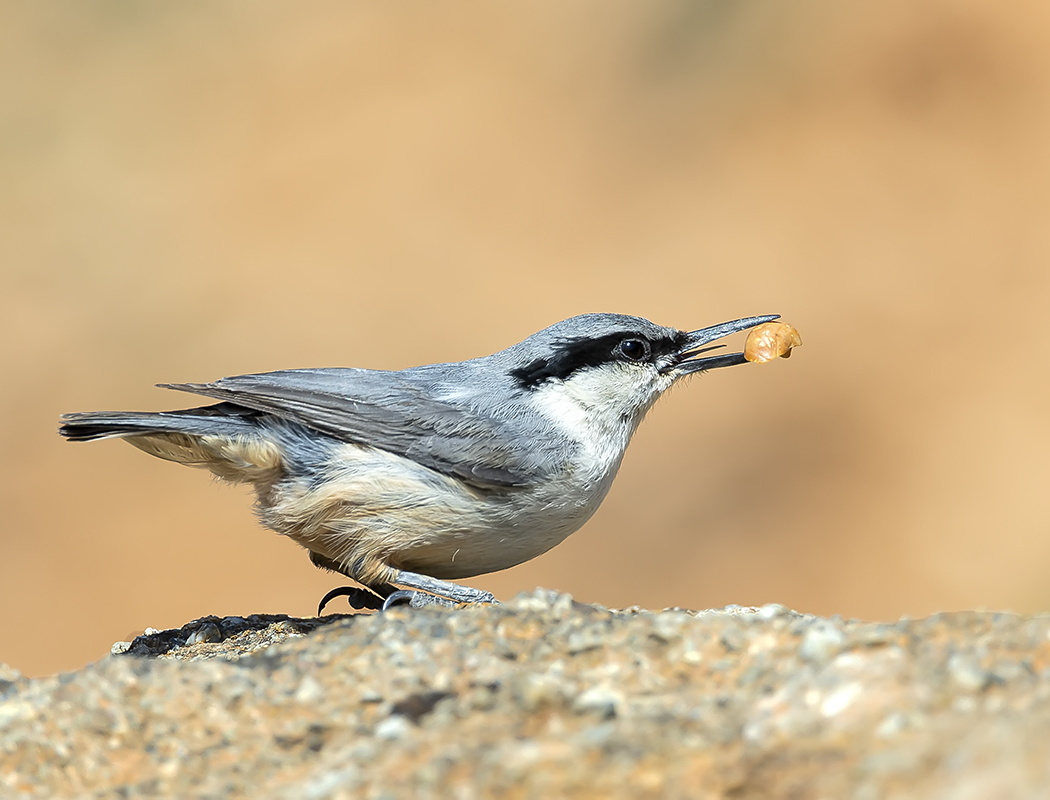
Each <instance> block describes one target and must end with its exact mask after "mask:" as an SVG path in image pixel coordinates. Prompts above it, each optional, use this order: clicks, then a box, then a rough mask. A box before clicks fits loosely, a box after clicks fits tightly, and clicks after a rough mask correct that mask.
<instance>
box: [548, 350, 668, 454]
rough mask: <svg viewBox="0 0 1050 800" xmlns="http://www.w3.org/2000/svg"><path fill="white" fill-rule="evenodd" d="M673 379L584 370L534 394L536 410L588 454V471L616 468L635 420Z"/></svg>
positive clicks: (643, 413) (632, 430)
mask: <svg viewBox="0 0 1050 800" xmlns="http://www.w3.org/2000/svg"><path fill="white" fill-rule="evenodd" d="M671 383H672V379H670V378H666V377H664V376H662V375H656V376H653V375H648V374H647V373H644V372H640V371H639V372H635V371H633V370H632V371H630V372H628V371H626V370H625V371H623V372H621V373H620V374H618V375H616V374H612V375H610V374H608V373H604V372H601V371H598V370H594V371H584V372H581V373H579V374H577V375H574V376H573V377H572V378H570V379H569V380H568V381H565V382H558V381H554V382H550V383H548V384H545V385H543V386H541V387H540V388H539V389H537V390H536V392H535V394H534V395H533V400H532V402H533V404H534V406H535V407H536V409H537V410H538V411H539V412H540V413H541V414H543V415H544V416H546V417H547V418H548V419H550V420H551V421H552V422H553V423H554V424H555V425H556V426H557V427H558V428H559V429H560V430H561V431H562V432H563V433H564V434H565V435H566V436H568V437H569V438H571V439H573V440H574V441H576V442H578V443H579V444H580V445H582V447H583V451H584V453H585V454H586V455H587V456H588V457H589V458H588V462H589V463H586V464H581V465H579V466H582V467H584V469H585V470H586V471H588V472H592V473H604V472H606V471H608V470H610V469H615V468H616V467H617V466H618V465H619V463H620V459H621V458H622V457H623V453H624V450H626V449H627V445H628V443H629V442H630V440H631V435H632V434H633V433H634V431H635V429H636V428H637V427H638V424H639V423H640V422H641V421H642V418H643V417H644V416H645V412H646V411H648V410H649V408H650V407H651V406H652V404H653V402H654V401H655V400H656V398H657V397H659V396H660V395H661V394H662V393H663V392H664V391H665V390H666V389H667V388H668V387H669V386H670V385H671Z"/></svg>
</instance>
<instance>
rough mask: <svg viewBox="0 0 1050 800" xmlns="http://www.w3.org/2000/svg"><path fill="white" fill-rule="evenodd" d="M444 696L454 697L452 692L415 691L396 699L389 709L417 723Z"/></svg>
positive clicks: (392, 712)
mask: <svg viewBox="0 0 1050 800" xmlns="http://www.w3.org/2000/svg"><path fill="white" fill-rule="evenodd" d="M446 697H455V695H454V694H453V693H452V692H416V693H415V694H410V695H408V696H407V697H405V698H402V699H401V700H398V701H397V702H396V703H394V705H393V706H392V707H391V709H390V713H391V714H396V715H398V716H402V717H405V718H406V719H409V720H411V721H412V722H415V723H416V724H418V723H419V721H420V720H421V719H423V717H425V716H426V715H427V714H429V713H430V712H431V711H433V710H434V707H435V706H437V704H438V703H440V702H441V701H442V700H444V699H445V698H446Z"/></svg>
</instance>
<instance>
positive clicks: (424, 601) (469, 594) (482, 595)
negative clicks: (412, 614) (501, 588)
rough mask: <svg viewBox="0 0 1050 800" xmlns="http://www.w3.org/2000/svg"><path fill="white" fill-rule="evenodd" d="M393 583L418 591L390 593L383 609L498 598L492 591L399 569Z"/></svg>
mask: <svg viewBox="0 0 1050 800" xmlns="http://www.w3.org/2000/svg"><path fill="white" fill-rule="evenodd" d="M390 582H391V583H395V584H397V585H398V586H407V587H408V588H409V589H416V590H417V591H405V590H401V591H397V592H394V593H393V594H391V595H388V596H387V598H386V601H385V602H384V603H383V610H384V611H385V610H386V609H388V608H390V607H392V606H395V605H403V604H405V603H407V604H408V605H410V606H412V607H413V608H420V607H422V606H428V605H439V606H453V605H458V604H460V603H495V602H496V598H495V596H494V595H493V594H492V592H486V591H482V590H481V589H474V588H472V587H470V586H460V585H459V584H458V583H449V582H448V581H441V580H438V579H437V578H431V577H430V576H428V575H420V574H419V573H417V572H406V571H405V570H399V571H398V572H397V573H395V575H394V576H393V577H392V578H391V581H390Z"/></svg>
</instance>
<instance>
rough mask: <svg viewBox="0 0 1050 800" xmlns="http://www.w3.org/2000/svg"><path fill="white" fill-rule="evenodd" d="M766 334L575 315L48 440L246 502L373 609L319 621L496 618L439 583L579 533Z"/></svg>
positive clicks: (107, 417)
mask: <svg viewBox="0 0 1050 800" xmlns="http://www.w3.org/2000/svg"><path fill="white" fill-rule="evenodd" d="M774 319H777V316H776V315H771V316H761V317H748V318H747V319H739V320H735V321H733V322H725V323H723V324H721V325H714V326H712V327H709V328H702V329H700V330H696V331H692V332H683V331H678V330H675V329H674V328H665V327H662V326H660V325H656V324H654V323H652V322H649V321H648V320H645V319H641V318H639V317H630V316H624V315H620V314H584V315H582V316H578V317H572V318H571V319H567V320H564V321H563V322H559V323H557V324H555V325H552V326H551V327H549V328H546V329H544V330H542V331H540V332H539V333H535V334H533V335H532V336H529V337H528V338H527V339H525V340H524V341H522V342H519V343H518V344H515V345H513V346H512V347H509V348H507V349H506V350H503V351H501V352H499V353H495V354H493V355H490V356H484V357H483V358H475V359H471V360H469V361H460V362H457V363H450V364H427V365H425V366H420V367H413V368H411V369H405V370H400V371H376V370H366V369H301V370H286V371H280V372H267V373H263V374H257V375H241V376H237V377H232V378H222V379H221V380H218V381H215V382H214V383H182V384H162V386H164V387H165V388H169V389H178V390H181V391H185V392H191V393H194V394H198V395H203V396H205V397H210V398H213V399H214V400H218V401H219V402H218V403H217V404H214V405H208V406H204V407H203V408H191V409H186V410H183V411H164V412H159V413H155V412H114V413H110V412H105V411H99V412H88V413H81V414H67V415H65V416H63V418H62V427H61V429H60V432H61V434H62V435H63V436H65V437H67V438H68V439H70V440H72V441H90V440H93V439H106V438H113V437H117V438H122V439H125V440H126V441H127V442H128V443H130V444H133V445H134V446H135V447H137V448H139V449H140V450H144V451H146V452H147V453H149V454H151V455H154V456H157V457H159V458H163V459H166V460H168V461H177V462H178V463H180V464H187V465H189V466H195V467H204V468H206V469H208V470H210V471H211V472H213V473H214V474H215V475H217V476H218V477H220V478H222V479H223V480H228V481H231V482H236V483H248V484H251V485H252V486H253V487H254V488H255V492H256V496H257V502H256V510H257V512H258V515H259V518H260V519H261V520H262V523H263V524H264V525H266V526H267V527H269V528H272V529H273V530H275V531H277V532H278V533H281V534H284V535H286V536H289V537H291V538H292V539H294V540H295V541H296V542H298V543H299V544H301V545H302V546H303V547H305V548H306V549H307V550H309V551H310V559H311V560H312V561H313V563H314V564H316V565H317V566H319V567H322V568H326V569H330V570H334V571H335V572H338V573H341V574H342V575H346V576H347V577H350V578H353V579H354V580H355V581H357V582H359V583H361V584H362V585H364V586H365V587H367V588H368V589H370V590H371V592H374V594H371V593H369V592H365V591H363V590H360V589H350V588H340V589H336V590H334V591H333V592H330V593H329V594H328V595H327V596H326V597H325V599H324V600H323V601H322V606H323V605H324V603H325V602H327V600H328V599H330V598H331V597H334V596H336V595H341V594H342V595H347V596H349V597H350V598H351V603H352V604H356V605H359V607H371V608H377V607H384V608H385V607H388V606H390V605H393V604H397V603H403V602H409V603H410V604H412V605H425V604H427V603H430V602H438V603H440V602H441V601H442V599H444V600H445V601H451V602H455V603H463V602H492V601H493V597H492V595H491V594H490V593H488V592H483V591H480V590H478V589H472V588H470V587H467V586H460V585H458V584H455V583H449V582H448V581H449V580H450V579H459V578H469V577H471V576H474V575H481V574H483V573H487V572H494V571H496V570H501V569H506V568H508V567H513V566H515V565H516V564H521V563H522V562H524V561H528V560H529V559H531V558H535V557H536V556H538V555H540V554H541V553H545V552H547V551H548V550H550V549H551V548H552V547H554V546H555V545H556V544H558V543H559V542H561V541H562V540H564V539H565V538H566V537H567V536H568V535H569V534H571V533H573V532H574V531H576V530H577V529H579V528H580V526H581V525H583V524H584V523H585V522H586V521H587V520H588V519H589V518H590V516H591V515H592V514H593V513H594V512H595V510H597V508H598V506H599V505H600V504H601V502H602V500H603V499H604V498H605V495H606V493H607V492H608V491H609V487H610V485H611V484H612V481H613V478H614V477H615V476H616V472H617V470H618V469H619V467H620V462H621V460H622V459H623V455H624V451H625V450H626V449H627V445H628V443H629V442H630V440H631V436H632V434H633V433H634V431H635V430H636V429H637V427H638V425H639V423H641V421H642V418H643V417H644V416H645V413H646V412H647V411H648V410H649V409H650V407H652V405H653V403H654V402H655V401H656V400H657V398H658V397H660V395H662V394H663V393H664V392H665V391H667V389H668V388H670V386H671V385H672V384H673V383H674V382H675V381H676V380H678V379H679V378H682V377H684V376H686V375H691V374H694V373H698V372H704V371H707V370H711V369H715V368H718V367H728V366H732V365H735V364H742V363H744V357H743V354H742V353H726V354H720V355H706V356H705V355H704V354H705V353H707V352H709V351H710V350H713V349H715V347H706V345H709V344H710V343H711V342H714V341H716V340H718V339H721V338H723V337H725V336H727V335H729V334H731V333H735V332H737V331H743V330H747V329H749V328H753V327H755V326H757V325H760V324H762V323H766V322H770V321H772V320H774ZM399 587H403V588H399ZM409 590H411V591H409ZM355 600H356V603H355Z"/></svg>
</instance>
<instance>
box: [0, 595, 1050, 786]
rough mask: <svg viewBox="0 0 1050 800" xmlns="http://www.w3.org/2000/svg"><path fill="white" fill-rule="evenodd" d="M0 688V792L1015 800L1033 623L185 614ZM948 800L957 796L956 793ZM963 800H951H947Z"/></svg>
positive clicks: (1032, 694)
mask: <svg viewBox="0 0 1050 800" xmlns="http://www.w3.org/2000/svg"><path fill="white" fill-rule="evenodd" d="M112 653H113V654H112V655H109V656H106V657H104V658H102V660H100V661H98V662H96V663H94V664H91V665H89V666H87V667H85V668H83V669H81V670H79V671H78V672H75V673H70V674H66V675H61V676H56V677H51V678H41V679H32V680H28V679H26V678H24V677H22V676H20V675H19V674H18V673H17V671H15V670H13V669H10V668H8V667H0V796H3V797H8V796H20V795H22V796H27V797H32V796H49V797H50V796H53V797H73V796H76V797H82V796H101V795H105V796H110V795H135V796H150V795H152V796H158V795H159V796H223V797H236V796H251V797H261V798H286V797H310V798H336V797H402V796H428V795H429V796H464V797H468V796H470V797H474V796H478V797H484V796H499V795H514V796H523V797H562V796H572V795H581V794H584V795H588V796H601V797H614V798H615V797H632V798H633V797H664V796H667V797H676V796H709V797H723V796H727V795H731V796H734V797H741V798H747V797H767V796H780V797H782V796H791V797H798V798H810V797H812V798H817V797H872V798H874V797H924V796H938V797H944V796H964V795H965V796H968V797H969V796H974V797H976V796H981V797H997V796H1010V797H1039V796H1043V794H1044V793H1045V787H1046V786H1048V785H1050V737H1047V736H1046V735H1045V727H1046V720H1047V719H1050V618H1048V617H1045V616H1033V617H1018V616H1013V615H1009V614H995V613H977V612H963V613H958V614H939V615H936V616H933V617H930V618H928V619H920V620H902V621H900V622H898V623H894V624H887V623H861V622H857V621H852V620H851V621H843V620H841V619H837V618H831V619H823V618H819V617H814V616H811V615H804V614H798V613H796V612H794V611H790V610H788V609H785V608H783V607H781V606H776V605H767V606H763V607H762V608H742V607H732V608H730V609H724V610H720V611H719V610H712V611H704V612H699V613H697V612H688V611H684V610H682V609H674V610H668V611H663V612H647V611H644V610H642V609H628V610H626V611H624V612H616V611H610V610H608V609H604V608H600V607H597V606H586V605H582V604H579V603H576V602H574V601H573V600H572V598H571V597H569V596H568V595H559V594H557V593H554V592H546V591H537V592H534V593H531V594H528V595H523V596H521V597H518V598H515V599H514V600H511V601H510V602H508V603H506V604H504V605H501V606H486V607H479V608H458V609H444V608H433V609H431V608H427V609H410V608H398V609H395V610H392V611H390V612H387V613H376V614H359V615H346V616H338V615H332V616H326V617H321V618H317V619H292V618H288V617H282V616H262V615H259V616H252V617H243V618H242V617H225V618H219V617H207V618H204V619H202V620H197V621H195V622H192V623H190V624H188V625H186V626H184V627H183V628H181V629H178V630H170V631H156V632H153V633H151V634H149V635H144V636H140V637H138V638H137V639H136V640H135V641H134V642H132V643H130V644H129V645H128V646H127V647H126V648H120V647H114V648H113V650H112ZM967 791H968V792H969V794H966V792H967ZM960 793H961V794H960Z"/></svg>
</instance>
